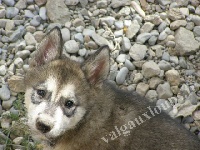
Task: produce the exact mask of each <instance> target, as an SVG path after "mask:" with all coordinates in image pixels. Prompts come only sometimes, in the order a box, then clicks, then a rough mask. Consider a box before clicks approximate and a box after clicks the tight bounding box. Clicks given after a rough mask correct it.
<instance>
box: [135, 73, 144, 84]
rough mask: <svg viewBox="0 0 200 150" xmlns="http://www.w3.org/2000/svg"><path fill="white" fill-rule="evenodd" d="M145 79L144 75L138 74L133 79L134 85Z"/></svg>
mask: <svg viewBox="0 0 200 150" xmlns="http://www.w3.org/2000/svg"><path fill="white" fill-rule="evenodd" d="M142 79H143V75H142V74H141V73H136V74H135V76H134V79H133V83H138V82H139V81H141V80H142Z"/></svg>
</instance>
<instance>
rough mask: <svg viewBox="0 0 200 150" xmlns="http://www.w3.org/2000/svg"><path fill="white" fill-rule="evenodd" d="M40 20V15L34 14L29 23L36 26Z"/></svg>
mask: <svg viewBox="0 0 200 150" xmlns="http://www.w3.org/2000/svg"><path fill="white" fill-rule="evenodd" d="M40 22H41V17H40V16H39V15H36V16H34V17H33V19H32V20H31V21H30V24H31V25H32V26H35V27H37V26H39V25H40Z"/></svg>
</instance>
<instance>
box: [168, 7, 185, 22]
mask: <svg viewBox="0 0 200 150" xmlns="http://www.w3.org/2000/svg"><path fill="white" fill-rule="evenodd" d="M168 17H169V18H170V19H171V20H173V21H175V20H181V19H184V15H183V14H181V12H180V9H179V8H171V9H169V12H168Z"/></svg>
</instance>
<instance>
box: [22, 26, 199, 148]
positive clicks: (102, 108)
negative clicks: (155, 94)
mask: <svg viewBox="0 0 200 150" xmlns="http://www.w3.org/2000/svg"><path fill="white" fill-rule="evenodd" d="M61 52H62V39H61V35H60V30H59V29H57V28H55V29H53V30H52V31H51V32H50V33H49V34H48V35H47V36H46V37H45V39H44V40H43V41H42V43H41V44H40V46H39V48H38V51H37V52H36V55H35V57H34V58H33V59H32V62H31V64H30V70H29V71H28V72H27V74H26V76H25V80H24V83H25V85H26V94H25V104H26V107H27V110H28V119H29V126H30V128H31V130H32V132H33V135H34V137H35V139H37V140H39V141H40V140H41V139H42V141H43V143H44V149H46V150H50V149H52V150H80V149H82V150H93V149H94V150H125V149H127V150H149V149H152V150H160V149H162V150H171V149H173V150H197V149H199V148H200V142H199V140H198V139H197V138H196V137H194V136H193V135H191V134H190V133H189V132H188V131H187V130H186V129H184V127H182V126H181V125H179V124H177V123H176V122H175V121H174V120H172V119H171V118H170V117H168V116H167V115H166V114H164V113H162V112H160V109H158V108H156V107H155V105H154V104H152V103H148V102H147V100H146V99H145V98H143V97H140V96H139V95H138V94H137V93H128V92H125V91H122V90H119V89H117V88H116V87H115V86H113V85H112V84H110V83H109V82H108V81H106V77H107V74H108V72H109V63H108V62H109V51H108V48H107V47H103V48H101V50H99V51H97V52H96V53H95V54H94V55H93V56H91V57H90V58H89V59H87V60H86V62H85V63H84V64H78V63H77V62H74V61H72V60H70V59H69V58H66V59H61Z"/></svg>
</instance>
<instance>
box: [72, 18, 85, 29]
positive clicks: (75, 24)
mask: <svg viewBox="0 0 200 150" xmlns="http://www.w3.org/2000/svg"><path fill="white" fill-rule="evenodd" d="M72 24H73V26H74V27H78V26H83V27H85V23H84V21H83V20H82V19H80V18H76V19H75V20H74V21H73V22H72Z"/></svg>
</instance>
